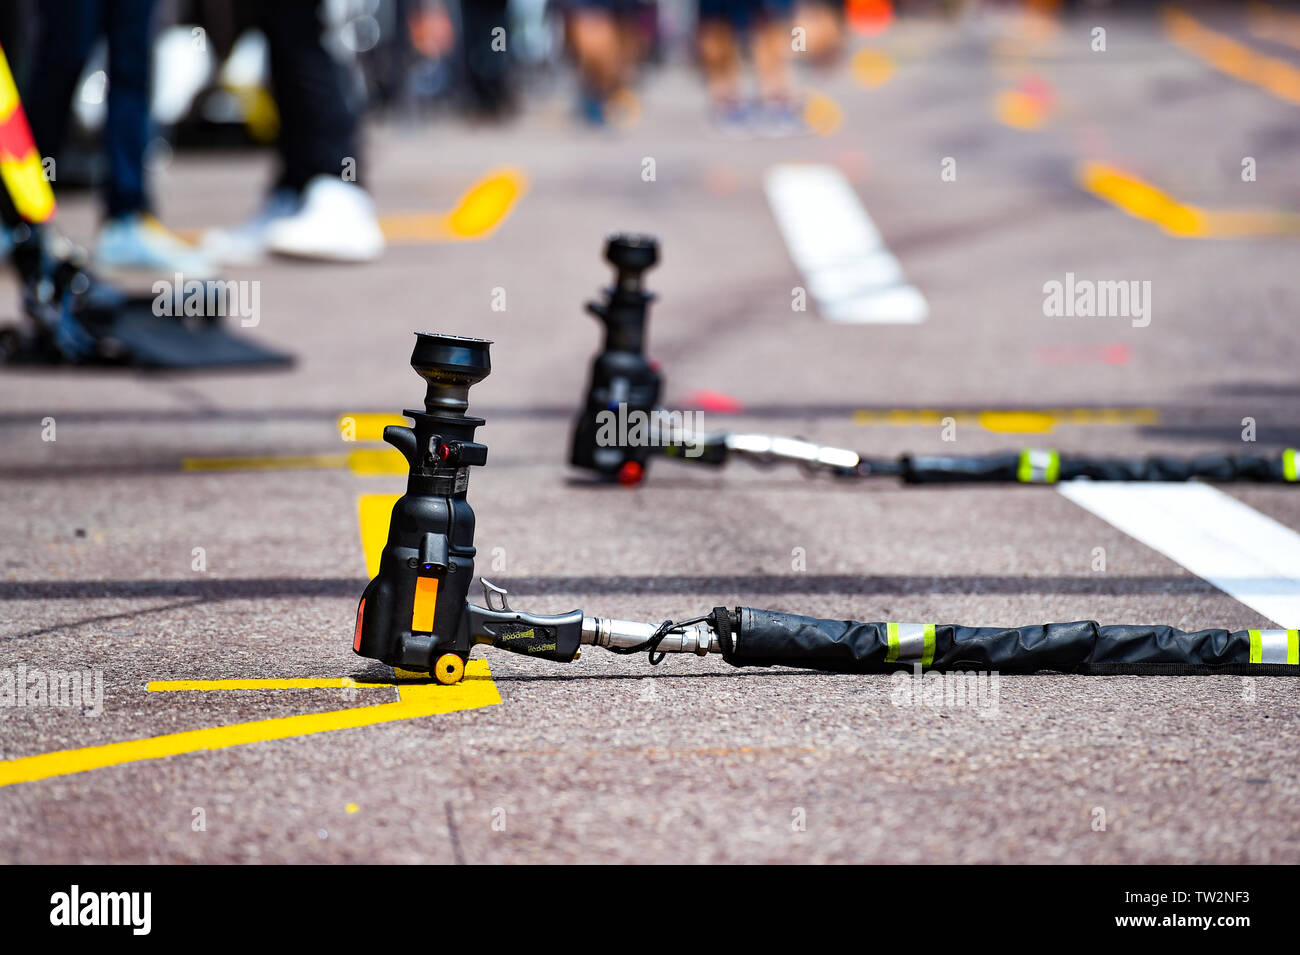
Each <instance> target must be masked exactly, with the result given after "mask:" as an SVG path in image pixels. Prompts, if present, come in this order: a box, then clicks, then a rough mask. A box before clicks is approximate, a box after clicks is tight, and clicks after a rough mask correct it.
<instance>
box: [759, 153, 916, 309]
mask: <svg viewBox="0 0 1300 955" xmlns="http://www.w3.org/2000/svg"><path fill="white" fill-rule="evenodd" d="M764 188H765V190H766V192H767V199H768V202H770V203H771V204H772V213H773V215H775V216H776V222H777V225H778V226H780V228H781V235H782V236H783V237H784V238H785V244H786V246H787V247H788V248H789V250H790V258H791V259H793V260H794V264H795V265H796V266H797V267H798V268H799V271H800V272H802V273H803V276H804V281H805V282H806V283H807V286H808V293H809V294H810V295H811V296H812V298H813V300H814V301H816V303H817V308H818V310H819V311H820V312H821V315H822V318H824V319H826V321H828V322H844V323H850V324H853V323H867V322H892V323H899V324H915V323H916V322H923V321H925V319H926V316H927V315H928V314H929V311H930V309H929V306H928V305H927V304H926V301H925V297H924V296H923V295H922V294H921V293H920V292H918V291H917V290H916V289H915V288H914V287H912V286H911V285H909V284H908V282H907V279H906V278H905V277H904V276H903V268H902V266H901V265H899V264H898V259H896V258H894V256H893V255H892V254H891V253H890V251H889V249H887V248H886V247H885V240H884V239H883V238H882V237H881V235H880V230H879V229H877V228H876V226H875V223H873V222H872V221H871V217H870V216H868V215H867V210H866V209H864V208H863V207H862V203H861V202H859V201H858V196H857V193H855V192H854V191H853V187H852V186H850V185H849V181H848V180H847V179H845V178H844V174H843V173H841V172H840V171H839V170H838V169H836V168H835V167H834V166H825V165H812V164H810V165H779V166H773V167H772V168H771V169H769V170H768V171H767V176H766V177H765V178H764Z"/></svg>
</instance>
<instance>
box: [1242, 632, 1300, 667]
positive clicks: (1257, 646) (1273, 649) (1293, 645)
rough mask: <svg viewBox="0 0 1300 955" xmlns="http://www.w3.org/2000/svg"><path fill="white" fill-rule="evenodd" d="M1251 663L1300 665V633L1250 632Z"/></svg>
mask: <svg viewBox="0 0 1300 955" xmlns="http://www.w3.org/2000/svg"><path fill="white" fill-rule="evenodd" d="M1250 662H1251V663H1290V664H1291V665H1293V666H1295V665H1300V631H1298V630H1252V631H1250Z"/></svg>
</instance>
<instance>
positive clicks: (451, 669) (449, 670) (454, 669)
mask: <svg viewBox="0 0 1300 955" xmlns="http://www.w3.org/2000/svg"><path fill="white" fill-rule="evenodd" d="M464 675H465V661H464V660H462V659H461V658H460V657H458V656H457V655H456V654H454V653H444V654H443V655H442V656H440V657H438V662H437V663H435V664H434V665H433V678H434V679H435V680H437V681H438V682H439V683H441V684H442V685H443V686H451V685H452V684H453V683H459V682H460V678H461V677H463V676H464Z"/></svg>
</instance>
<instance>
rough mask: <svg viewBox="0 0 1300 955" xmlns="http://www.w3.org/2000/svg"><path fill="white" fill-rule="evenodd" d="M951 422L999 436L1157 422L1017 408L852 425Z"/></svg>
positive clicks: (862, 415)
mask: <svg viewBox="0 0 1300 955" xmlns="http://www.w3.org/2000/svg"><path fill="white" fill-rule="evenodd" d="M948 418H951V419H952V420H953V422H954V423H956V424H973V425H978V426H979V427H981V428H984V429H985V430H988V431H993V432H997V433H1002V434H1045V433H1047V432H1048V431H1051V430H1052V428H1054V427H1055V426H1056V425H1058V424H1072V425H1153V424H1157V423H1159V421H1160V412H1159V411H1158V410H1156V409H1155V408H1020V409H1002V410H987V411H958V410H943V409H937V408H917V409H905V408H895V409H892V410H884V411H874V410H865V409H864V410H860V411H855V412H854V413H853V422H854V424H860V425H887V426H891V427H904V428H913V427H930V426H935V427H939V426H942V425H943V424H944V422H945V419H948Z"/></svg>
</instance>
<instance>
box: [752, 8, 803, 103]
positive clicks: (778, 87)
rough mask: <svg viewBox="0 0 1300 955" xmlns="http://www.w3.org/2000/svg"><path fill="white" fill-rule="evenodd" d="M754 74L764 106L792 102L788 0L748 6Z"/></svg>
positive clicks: (789, 11) (789, 10) (790, 15)
mask: <svg viewBox="0 0 1300 955" xmlns="http://www.w3.org/2000/svg"><path fill="white" fill-rule="evenodd" d="M751 6H752V9H753V14H754V15H753V18H752V21H751V22H752V28H751V33H752V40H751V42H752V44H753V46H752V49H753V53H754V71H755V72H756V73H757V74H758V94H759V96H760V98H761V99H762V100H763V102H764V103H767V104H774V105H783V104H789V103H790V102H791V100H792V91H791V87H790V54H791V45H790V43H791V29H790V28H791V19H792V14H791V9H792V7H793V4H792V3H791V2H790V0H755V2H753V3H752V4H751Z"/></svg>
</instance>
